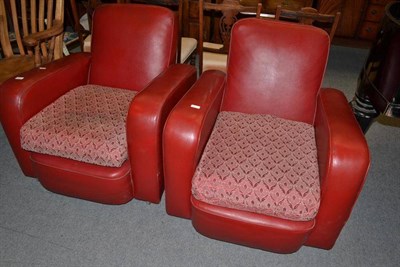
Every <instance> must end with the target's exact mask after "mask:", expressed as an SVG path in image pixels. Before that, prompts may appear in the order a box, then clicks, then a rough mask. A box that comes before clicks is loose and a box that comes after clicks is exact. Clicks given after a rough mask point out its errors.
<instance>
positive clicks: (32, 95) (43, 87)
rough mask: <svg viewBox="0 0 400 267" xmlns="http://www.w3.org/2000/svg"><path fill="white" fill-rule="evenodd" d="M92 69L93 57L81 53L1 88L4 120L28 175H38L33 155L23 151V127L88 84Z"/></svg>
mask: <svg viewBox="0 0 400 267" xmlns="http://www.w3.org/2000/svg"><path fill="white" fill-rule="evenodd" d="M89 66H90V54H84V53H77V54H74V55H72V56H69V57H65V58H62V59H60V60H57V61H54V62H52V63H50V64H47V65H46V67H45V69H44V68H43V67H42V68H36V69H33V70H30V71H28V72H25V73H22V74H20V75H19V76H18V77H21V79H19V80H18V79H15V78H11V79H9V80H7V81H5V82H4V83H3V84H2V85H0V120H1V123H2V125H3V128H4V131H5V133H6V135H7V137H8V140H9V142H10V145H11V147H12V149H13V151H14V153H15V155H16V157H17V159H18V162H19V164H20V166H21V169H22V170H23V172H24V174H25V175H27V176H34V175H33V171H32V166H31V163H30V160H29V153H28V152H26V151H24V150H23V149H22V148H21V144H20V133H19V131H20V128H21V127H22V125H23V124H24V123H25V122H26V121H27V120H29V119H30V118H31V117H32V116H33V115H35V114H36V113H38V112H39V111H40V110H42V109H43V108H44V107H46V106H48V105H49V104H51V103H52V102H53V101H54V100H56V99H57V98H59V97H60V96H61V95H63V94H65V93H66V92H68V91H69V90H71V89H72V88H75V87H77V86H79V85H82V84H86V83H87V79H88V71H89Z"/></svg>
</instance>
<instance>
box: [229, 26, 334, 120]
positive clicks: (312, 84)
mask: <svg viewBox="0 0 400 267" xmlns="http://www.w3.org/2000/svg"><path fill="white" fill-rule="evenodd" d="M260 33H262V34H260ZM328 52H329V36H328V34H327V33H326V32H324V31H323V30H320V29H317V28H314V27H312V26H305V25H297V24H293V23H291V24H290V25H289V24H288V23H286V22H277V21H267V20H260V19H244V20H241V21H239V22H237V23H236V24H235V25H234V27H233V29H232V39H231V47H230V54H229V58H228V67H227V87H226V92H225V96H224V99H223V104H222V110H227V111H238V112H243V113H252V114H254V113H260V114H271V115H275V116H278V117H281V118H284V119H290V120H295V121H302V122H306V123H310V124H313V121H314V116H315V110H316V103H317V94H318V91H319V89H320V86H321V83H322V79H323V75H324V72H325V67H326V63H327V59H328Z"/></svg>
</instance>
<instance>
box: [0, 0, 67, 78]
mask: <svg viewBox="0 0 400 267" xmlns="http://www.w3.org/2000/svg"><path fill="white" fill-rule="evenodd" d="M63 22H64V0H20V1H16V0H9V1H5V0H0V40H1V48H2V60H1V61H0V68H1V74H0V84H1V83H2V82H3V81H4V80H6V79H8V78H10V77H13V76H15V75H18V74H19V73H21V72H24V71H27V70H30V69H33V68H34V67H38V66H42V65H44V64H46V63H48V62H50V61H52V60H56V59H59V58H61V57H62V55H63V53H62V43H63V30H64V29H63Z"/></svg>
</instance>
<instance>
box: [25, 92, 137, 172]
mask: <svg viewBox="0 0 400 267" xmlns="http://www.w3.org/2000/svg"><path fill="white" fill-rule="evenodd" d="M136 93H137V92H135V91H130V90H124V89H116V88H111V87H103V86H99V85H84V86H80V87H77V88H75V89H73V90H71V91H69V92H68V93H66V94H65V95H63V96H62V97H60V98H59V99H57V100H56V101H55V102H53V103H52V104H50V105H49V106H47V107H46V108H45V109H43V110H42V111H41V112H39V113H38V114H36V115H35V116H34V117H32V118H31V119H30V120H29V121H27V122H26V123H25V124H24V125H23V127H22V128H21V145H22V148H23V149H25V150H29V151H34V152H38V153H42V154H48V155H54V156H60V157H64V158H69V159H73V160H77V161H82V162H87V163H92V164H96V165H102V166H110V167H119V166H121V165H122V163H123V162H124V161H125V160H126V159H127V157H128V153H127V143H126V127H125V121H126V116H127V114H128V109H129V104H130V103H131V101H132V99H133V97H134V96H135V95H136Z"/></svg>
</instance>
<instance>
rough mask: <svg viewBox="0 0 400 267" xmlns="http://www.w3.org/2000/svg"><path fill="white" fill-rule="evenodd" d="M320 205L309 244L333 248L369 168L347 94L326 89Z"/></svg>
mask: <svg viewBox="0 0 400 267" xmlns="http://www.w3.org/2000/svg"><path fill="white" fill-rule="evenodd" d="M315 130H316V141H317V149H318V162H319V168H320V170H319V172H320V182H321V203H320V208H319V212H318V215H317V218H316V225H315V228H314V230H313V232H312V233H311V235H310V237H309V239H308V241H307V244H308V245H311V246H318V247H321V248H326V249H330V248H331V247H333V245H334V243H335V241H336V239H337V237H338V235H339V233H340V231H341V229H342V228H343V226H344V224H345V223H346V221H347V219H348V218H349V216H350V213H351V210H352V208H353V206H354V204H355V202H356V200H357V198H358V195H359V194H360V192H361V189H362V186H363V184H364V181H365V177H366V175H367V172H368V168H369V163H370V159H369V150H368V145H367V142H366V140H365V137H364V135H363V133H362V131H361V129H360V127H359V125H358V123H357V121H356V119H355V117H354V115H353V112H352V110H351V108H350V106H349V104H348V102H347V99H346V97H345V96H344V94H343V93H342V92H340V91H338V90H335V89H323V90H322V91H321V93H320V95H319V98H318V104H317V114H316V118H315Z"/></svg>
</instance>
